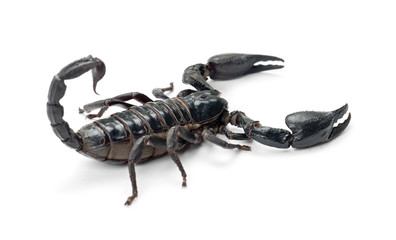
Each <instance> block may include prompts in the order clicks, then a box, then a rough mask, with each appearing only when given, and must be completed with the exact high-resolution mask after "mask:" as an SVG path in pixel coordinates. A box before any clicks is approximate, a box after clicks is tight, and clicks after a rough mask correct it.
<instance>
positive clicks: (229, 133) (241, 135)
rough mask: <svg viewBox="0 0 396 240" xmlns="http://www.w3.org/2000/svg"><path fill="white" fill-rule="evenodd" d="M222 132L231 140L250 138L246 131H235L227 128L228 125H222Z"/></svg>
mask: <svg viewBox="0 0 396 240" xmlns="http://www.w3.org/2000/svg"><path fill="white" fill-rule="evenodd" d="M221 132H222V133H223V134H224V135H225V136H226V137H227V138H228V139H230V140H248V139H250V138H249V137H248V136H247V135H246V134H245V133H234V132H232V131H230V130H229V129H227V128H226V127H222V129H221Z"/></svg>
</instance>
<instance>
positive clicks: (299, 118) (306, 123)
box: [285, 104, 351, 148]
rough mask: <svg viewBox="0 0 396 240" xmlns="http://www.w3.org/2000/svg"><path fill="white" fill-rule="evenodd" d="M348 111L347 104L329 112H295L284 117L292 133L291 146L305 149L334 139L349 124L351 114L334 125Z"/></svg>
mask: <svg viewBox="0 0 396 240" xmlns="http://www.w3.org/2000/svg"><path fill="white" fill-rule="evenodd" d="M347 110H348V104H345V105H344V106H342V107H341V108H339V109H337V110H334V111H330V112H313V111H305V112H297V113H292V114H290V115H288V116H287V117H286V120H285V121H286V125H287V126H288V127H289V128H290V129H291V130H292V132H293V137H294V139H293V142H292V146H293V147H294V148H307V147H311V146H314V145H317V144H321V143H325V142H328V141H330V140H333V139H334V138H336V137H337V136H338V135H340V133H342V132H343V131H344V130H345V129H346V127H347V126H348V124H349V122H350V121H351V114H350V113H349V114H348V117H347V118H346V120H345V121H344V122H342V123H340V124H338V125H337V126H335V124H336V123H337V121H338V120H339V119H341V118H342V117H343V116H344V115H345V113H346V112H347Z"/></svg>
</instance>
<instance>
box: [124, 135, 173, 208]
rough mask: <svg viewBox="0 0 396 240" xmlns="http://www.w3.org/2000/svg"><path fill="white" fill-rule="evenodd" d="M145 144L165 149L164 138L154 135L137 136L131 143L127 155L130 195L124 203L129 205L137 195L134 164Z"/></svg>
mask: <svg viewBox="0 0 396 240" xmlns="http://www.w3.org/2000/svg"><path fill="white" fill-rule="evenodd" d="M146 146H152V147H154V148H158V149H162V150H166V140H165V139H164V138H161V137H158V136H156V135H147V136H143V137H141V138H139V139H138V140H137V141H136V142H135V144H134V145H133V147H132V149H131V152H130V153H129V157H128V170H129V178H130V180H131V184H132V195H131V196H130V197H128V199H127V200H126V202H125V205H130V204H131V203H132V201H133V200H134V199H135V198H136V197H137V196H138V190H137V182H136V171H135V165H136V163H138V162H139V161H140V160H141V159H142V155H143V151H144V149H145V147H146Z"/></svg>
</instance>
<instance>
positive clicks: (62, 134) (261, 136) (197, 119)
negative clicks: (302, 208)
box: [47, 54, 351, 205]
mask: <svg viewBox="0 0 396 240" xmlns="http://www.w3.org/2000/svg"><path fill="white" fill-rule="evenodd" d="M266 61H272V62H274V61H275V62H279V63H281V62H283V60H282V59H281V58H277V57H273V56H265V55H249V54H222V55H217V56H214V57H211V58H210V59H209V60H208V63H207V64H196V65H192V66H190V67H188V68H187V69H186V70H185V71H184V74H183V82H184V83H188V84H190V85H192V86H193V87H194V88H195V89H196V90H191V89H187V90H183V91H181V92H180V93H179V94H178V96H177V97H175V98H169V97H168V96H166V95H165V94H164V92H165V91H169V90H173V85H172V84H171V86H170V87H168V88H156V89H154V90H153V94H154V96H155V97H157V98H159V99H160V100H156V101H153V100H152V99H150V98H149V97H148V96H146V95H144V94H142V93H139V92H130V93H126V94H122V95H118V96H115V97H113V98H108V99H105V100H101V101H97V102H93V103H90V104H87V105H85V106H84V107H83V109H80V112H81V113H83V112H87V113H89V112H91V111H92V110H95V109H100V110H99V112H98V113H97V114H88V115H87V117H88V118H96V117H101V116H102V114H103V113H104V112H105V111H106V110H107V109H108V108H109V107H111V106H119V107H122V108H125V111H122V112H118V113H114V114H112V115H111V116H110V117H108V118H103V119H99V120H96V121H94V122H92V123H90V124H87V125H85V126H83V127H82V128H81V129H80V130H78V131H77V132H74V131H73V130H72V129H71V128H70V127H69V125H68V123H67V122H66V121H65V120H64V119H63V115H64V114H63V107H62V106H61V104H60V103H59V101H60V100H61V99H62V97H63V96H64V94H65V92H66V85H65V83H64V81H65V80H68V79H73V78H76V77H78V76H80V75H82V74H83V73H85V72H88V71H89V70H92V76H93V86H94V91H95V92H96V85H97V83H98V82H99V80H101V79H102V77H103V76H104V74H105V71H106V68H105V65H104V63H103V62H102V61H101V60H100V59H98V58H94V57H92V56H88V57H86V58H82V59H80V60H77V61H74V62H72V63H71V64H69V65H67V66H66V67H64V68H63V69H62V70H61V71H60V72H59V73H58V74H57V75H55V76H54V78H53V80H52V82H51V86H50V89H49V93H48V103H47V113H48V118H49V120H50V122H51V126H52V129H53V131H54V133H55V134H56V135H57V136H58V138H60V139H61V141H62V142H63V143H64V144H66V145H67V146H69V147H71V148H73V149H75V150H76V151H77V152H79V153H82V154H84V155H86V156H89V157H92V158H95V159H97V160H100V161H108V162H111V163H127V165H128V169H129V175H130V180H131V183H132V195H131V196H130V197H128V199H127V201H126V202H125V204H126V205H129V204H131V202H132V200H133V199H134V198H136V197H137V195H138V191H137V184H136V173H135V165H136V164H137V163H139V162H142V161H145V160H147V159H149V158H151V157H155V156H160V155H163V154H165V153H169V154H170V156H171V158H172V160H173V161H174V162H175V164H176V165H177V167H178V168H179V170H180V172H181V175H182V177H183V182H182V186H186V176H187V175H186V172H185V171H184V168H183V165H182V163H181V162H180V159H179V157H178V152H179V151H180V150H181V149H183V148H184V147H185V146H186V145H187V144H199V143H201V142H202V141H203V140H207V141H209V142H212V143H214V144H216V145H219V146H221V147H224V148H227V149H234V148H235V149H239V150H250V147H249V146H246V145H239V144H232V143H228V142H226V141H224V140H221V139H220V138H217V137H216V134H218V133H222V134H224V135H225V136H227V138H228V139H234V140H247V139H253V140H255V141H257V142H260V143H262V144H265V145H268V146H271V147H277V148H288V147H290V146H292V147H294V148H307V147H311V146H314V145H317V144H321V143H325V142H328V141H330V140H332V139H334V138H335V137H337V136H338V135H339V134H340V133H341V132H343V131H344V130H345V128H346V127H347V126H348V124H349V122H350V119H351V115H350V114H349V116H348V118H347V119H346V120H345V121H344V122H343V123H341V124H339V125H337V126H336V127H335V126H334V124H335V123H336V122H337V120H338V119H340V118H341V117H342V116H343V115H344V114H345V113H346V112H347V108H348V106H347V105H344V106H343V107H341V108H339V109H337V110H335V111H330V112H313V111H304V112H297V113H293V114H290V115H288V116H287V117H286V125H287V126H288V127H289V128H290V129H291V132H290V131H288V130H285V129H279V128H271V127H265V126H262V125H261V124H260V123H259V122H258V121H255V120H252V119H250V118H249V117H247V116H246V115H245V113H243V112H241V111H233V112H229V111H228V104H227V101H226V100H225V99H223V98H221V97H220V96H219V95H220V94H219V92H218V91H217V90H215V89H213V88H212V87H211V86H210V85H209V84H208V83H207V78H208V77H210V78H211V79H213V80H227V79H233V78H237V77H240V76H243V75H246V74H250V73H256V72H260V71H265V70H271V69H277V68H282V67H283V65H282V64H275V65H265V64H258V62H266ZM132 99H134V100H136V101H138V102H140V103H142V105H140V106H134V105H132V104H129V103H127V101H128V100H132ZM228 124H232V125H234V126H237V127H240V128H242V129H243V133H233V132H231V131H230V130H228V129H227V125H228Z"/></svg>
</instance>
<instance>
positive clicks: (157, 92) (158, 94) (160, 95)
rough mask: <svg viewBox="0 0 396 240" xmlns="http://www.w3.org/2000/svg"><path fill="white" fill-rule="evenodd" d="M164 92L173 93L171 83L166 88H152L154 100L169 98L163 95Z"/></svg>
mask: <svg viewBox="0 0 396 240" xmlns="http://www.w3.org/2000/svg"><path fill="white" fill-rule="evenodd" d="M166 91H173V82H171V83H170V84H169V87H167V88H154V89H153V92H152V93H153V95H154V96H155V97H156V98H159V99H168V98H169V97H168V96H166V95H165V94H164V92H166Z"/></svg>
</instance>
